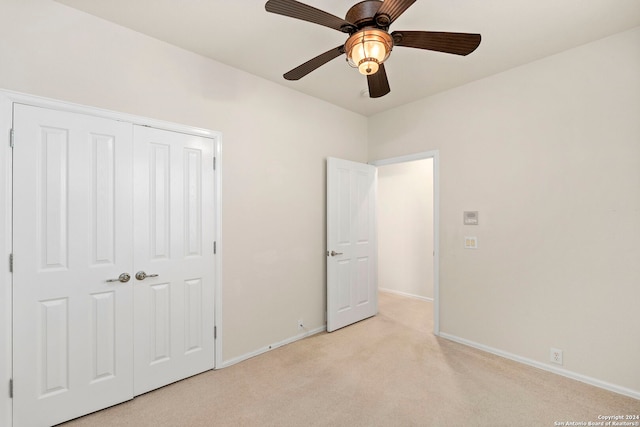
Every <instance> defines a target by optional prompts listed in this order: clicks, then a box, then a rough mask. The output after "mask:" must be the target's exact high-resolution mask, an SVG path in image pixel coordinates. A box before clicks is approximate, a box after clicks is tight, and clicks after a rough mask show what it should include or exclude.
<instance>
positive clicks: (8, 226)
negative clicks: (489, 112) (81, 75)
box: [0, 90, 223, 426]
mask: <svg viewBox="0 0 640 427" xmlns="http://www.w3.org/2000/svg"><path fill="white" fill-rule="evenodd" d="M14 103H19V104H27V105H32V106H34V107H43V108H50V109H54V110H59V111H66V112H72V113H79V114H85V115H90V116H96V117H102V118H108V119H113V120H119V121H124V122H129V123H132V124H138V125H143V126H150V127H154V128H158V129H164V130H168V131H173V132H180V133H186V134H189V135H196V136H202V137H206V138H211V139H213V140H214V156H215V158H216V164H215V165H216V168H215V181H216V182H215V192H216V194H215V205H216V208H215V215H216V224H215V233H216V236H215V240H216V245H217V248H216V249H217V256H216V257H215V269H216V274H215V291H214V293H215V297H214V298H215V307H214V311H215V327H216V330H217V336H216V339H215V360H214V366H215V368H221V367H222V366H223V363H222V362H223V361H222V247H223V245H222V221H221V220H222V182H221V178H222V134H221V133H220V132H215V131H212V130H208V129H201V128H197V127H192V126H186V125H181V124H176V123H171V122H165V121H162V120H155V119H149V118H146V117H139V116H134V115H131V114H126V113H119V112H115V111H110V110H103V109H99V108H94V107H88V106H84V105H79V104H73V103H68V102H63V101H57V100H53V99H48V98H43V97H38V96H34V95H28V94H23V93H19V92H13V91H7V90H0V425H6V426H11V425H12V409H11V408H12V401H11V399H10V398H9V393H8V392H7V391H8V388H9V380H10V379H11V375H12V351H13V349H12V339H11V336H12V317H13V313H12V276H11V273H10V272H9V268H8V266H9V255H10V254H11V251H12V240H11V237H12V231H13V230H12V218H11V215H12V202H11V200H12V198H13V193H12V187H13V182H12V156H13V153H12V149H11V147H10V130H11V128H12V121H13V104H14ZM212 162H213V159H212ZM212 166H213V165H212Z"/></svg>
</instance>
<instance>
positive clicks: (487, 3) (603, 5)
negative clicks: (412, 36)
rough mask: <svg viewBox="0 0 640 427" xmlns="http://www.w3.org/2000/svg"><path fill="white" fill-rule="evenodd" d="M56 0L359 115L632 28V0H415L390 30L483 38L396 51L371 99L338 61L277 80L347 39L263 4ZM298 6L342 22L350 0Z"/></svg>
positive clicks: (639, 12) (635, 18)
mask: <svg viewBox="0 0 640 427" xmlns="http://www.w3.org/2000/svg"><path fill="white" fill-rule="evenodd" d="M57 1H58V2H59V3H63V4H66V5H69V6H71V7H74V8H76V9H79V10H82V11H85V12H87V13H90V14H92V15H95V16H99V17H101V18H104V19H106V20H109V21H112V22H115V23H117V24H120V25H123V26H125V27H128V28H131V29H133V30H136V31H138V32H141V33H144V34H147V35H149V36H152V37H155V38H157V39H160V40H164V41H166V42H169V43H171V44H174V45H176V46H180V47H182V48H184V49H187V50H190V51H193V52H196V53H198V54H201V55H204V56H207V57H209V58H212V59H215V60H217V61H220V62H222V63H225V64H228V65H230V66H232V67H235V68H238V69H241V70H244V71H246V72H249V73H251V74H254V75H257V76H260V77H264V78H265V79H268V80H271V81H274V82H276V83H278V84H281V85H283V86H287V87H290V88H293V89H295V90H298V91H300V92H304V93H307V94H309V95H311V96H314V97H317V98H320V99H323V100H325V101H328V102H330V103H332V104H335V105H338V106H341V107H344V108H346V109H348V110H351V111H355V112H357V113H360V114H363V115H366V116H369V115H372V114H376V113H379V112H381V111H384V110H388V109H390V108H394V107H397V106H399V105H402V104H406V103H409V102H412V101H415V100H418V99H420V98H424V97H427V96H429V95H432V94H435V93H437V92H441V91H443V90H446V89H449V88H452V87H456V86H460V85H463V84H465V83H468V82H471V81H473V80H477V79H480V78H483V77H486V76H489V75H492V74H496V73H499V72H501V71H504V70H507V69H510V68H513V67H516V66H519V65H522V64H525V63H527V62H531V61H534V60H536V59H539V58H543V57H545V56H549V55H552V54H554V53H557V52H561V51H563V50H566V49H570V48H572V47H575V46H579V45H581V44H585V43H588V42H590V41H594V40H597V39H600V38H602V37H605V36H608V35H611V34H614V33H617V32H620V31H624V30H627V29H630V28H632V27H635V26H639V25H640V0H483V1H479V0H417V1H416V3H415V4H413V5H412V6H411V7H410V8H409V9H408V10H407V11H406V12H405V13H404V14H403V15H402V16H401V17H400V18H399V19H398V20H397V21H395V22H394V23H393V25H392V26H391V31H396V30H427V31H452V32H468V33H480V34H481V35H482V42H481V43H480V46H479V47H478V49H477V50H476V51H475V52H473V53H471V54H470V55H469V56H466V57H461V56H457V55H449V54H443V53H439V52H431V51H425V50H420V49H409V48H405V47H396V48H395V49H394V50H393V52H392V53H391V56H390V58H389V59H388V60H387V62H386V63H385V65H386V70H387V74H388V77H389V83H390V86H391V93H390V94H388V95H386V96H384V97H382V98H378V99H371V98H368V97H367V96H362V92H363V91H365V90H366V89H367V81H366V77H364V76H362V75H360V74H359V73H358V71H357V70H355V69H352V68H350V67H349V66H348V65H347V64H346V62H345V60H344V57H339V58H337V59H334V60H333V61H331V62H329V63H328V64H326V65H324V66H322V67H320V68H319V69H317V70H315V71H314V72H312V73H311V74H309V75H307V76H306V77H304V78H302V79H301V80H299V81H294V82H290V81H286V80H285V79H284V78H283V77H282V74H283V73H285V72H287V71H289V70H290V69H292V68H294V67H297V66H298V65H300V64H302V63H303V62H306V61H307V60H309V59H311V58H313V57H315V56H316V55H319V54H320V53H323V52H325V51H327V50H329V49H331V48H334V47H336V46H340V45H342V44H343V43H344V42H345V40H346V35H345V34H343V33H341V32H338V31H335V30H332V29H330V28H327V27H323V26H319V25H315V24H312V23H309V22H305V21H299V20H296V19H292V18H288V17H284V16H280V15H275V14H271V13H268V12H266V11H265V9H264V4H265V1H266V0H57ZM304 2H305V3H307V4H309V5H311V6H314V7H316V8H318V9H322V10H324V11H326V12H329V13H332V14H334V15H336V16H339V17H341V18H343V17H344V15H345V13H346V11H347V10H348V9H349V7H350V6H352V5H353V4H354V3H356V2H357V0H305V1H304ZM639 49H640V47H639Z"/></svg>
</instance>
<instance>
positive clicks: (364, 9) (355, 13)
mask: <svg viewBox="0 0 640 427" xmlns="http://www.w3.org/2000/svg"><path fill="white" fill-rule="evenodd" d="M380 6H382V1H380V0H366V1H361V2H360V3H356V4H354V5H353V6H352V7H351V9H349V10H348V11H347V15H346V16H345V21H348V22H351V23H352V24H353V25H355V26H356V27H357V28H358V29H361V28H363V27H365V26H371V25H374V24H375V25H377V24H378V23H377V22H376V21H377V18H378V17H376V13H378V9H380ZM380 18H382V19H381V21H382V24H384V18H385V16H380ZM386 18H388V17H386ZM388 25H389V22H387V23H386V25H382V26H383V27H384V26H388Z"/></svg>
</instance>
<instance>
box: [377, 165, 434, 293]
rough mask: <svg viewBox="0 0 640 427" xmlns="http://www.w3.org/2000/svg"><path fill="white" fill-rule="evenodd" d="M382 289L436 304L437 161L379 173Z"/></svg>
mask: <svg viewBox="0 0 640 427" xmlns="http://www.w3.org/2000/svg"><path fill="white" fill-rule="evenodd" d="M378 287H379V288H380V289H382V290H387V291H390V292H397V293H401V294H406V295H411V296H416V297H422V298H428V299H433V160H432V159H423V160H414V161H411V162H404V163H396V164H391V165H386V166H379V167H378Z"/></svg>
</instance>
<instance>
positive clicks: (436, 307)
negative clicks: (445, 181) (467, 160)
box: [369, 150, 440, 335]
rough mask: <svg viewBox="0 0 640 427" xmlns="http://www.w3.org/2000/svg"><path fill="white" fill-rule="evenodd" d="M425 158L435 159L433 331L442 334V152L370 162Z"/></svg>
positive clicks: (425, 152)
mask: <svg viewBox="0 0 640 427" xmlns="http://www.w3.org/2000/svg"><path fill="white" fill-rule="evenodd" d="M423 159H433V251H434V254H433V333H434V335H440V152H439V151H438V150H432V151H423V152H421V153H415V154H408V155H406V156H399V157H391V158H388V159H380V160H374V161H371V162H369V164H370V165H373V166H386V165H393V164H396V163H404V162H413V161H415V160H423Z"/></svg>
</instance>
